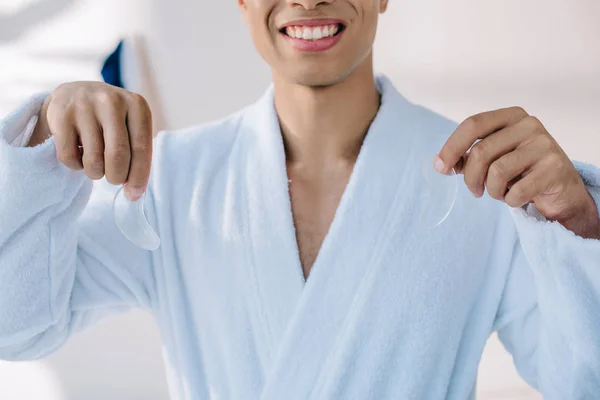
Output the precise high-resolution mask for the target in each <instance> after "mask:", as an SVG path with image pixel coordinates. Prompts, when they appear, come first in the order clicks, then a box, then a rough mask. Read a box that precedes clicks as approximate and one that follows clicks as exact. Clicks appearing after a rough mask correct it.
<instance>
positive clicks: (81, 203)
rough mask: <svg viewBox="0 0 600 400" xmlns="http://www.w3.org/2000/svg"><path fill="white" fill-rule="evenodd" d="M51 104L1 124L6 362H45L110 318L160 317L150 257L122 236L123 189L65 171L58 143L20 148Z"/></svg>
mask: <svg viewBox="0 0 600 400" xmlns="http://www.w3.org/2000/svg"><path fill="white" fill-rule="evenodd" d="M44 97H45V96H41V95H40V96H36V97H33V98H32V99H31V100H30V101H29V102H28V103H27V104H25V105H24V106H22V107H21V108H19V109H18V110H16V111H15V112H14V113H12V114H11V115H9V116H8V117H7V118H5V119H3V120H0V359H4V360H29V359H38V358H42V357H44V356H46V355H48V354H50V353H52V352H54V351H55V350H57V349H58V348H59V347H60V346H61V345H62V344H63V343H64V342H65V341H66V340H67V339H68V338H69V336H71V335H72V334H73V333H74V332H76V331H79V330H81V329H83V328H85V327H87V326H89V325H90V324H92V323H94V322H96V321H98V320H99V319H100V318H101V317H103V316H105V315H107V314H110V313H114V312H122V311H126V310H129V309H131V308H133V307H141V308H145V309H151V308H152V307H153V300H152V299H153V291H154V284H153V282H154V281H153V272H152V259H151V256H150V252H147V251H145V250H142V249H139V248H138V247H136V246H135V245H133V244H131V243H130V242H129V241H128V240H127V239H126V238H125V237H124V236H123V235H122V234H121V233H120V232H119V231H118V228H117V227H116V226H115V224H114V221H113V216H112V199H113V194H114V192H115V190H114V187H111V185H108V183H106V182H105V181H104V182H101V183H99V184H96V185H94V184H93V182H92V181H91V180H89V179H88V178H87V177H86V176H85V174H83V172H81V171H72V170H70V169H68V168H66V167H65V166H63V165H62V164H60V163H59V161H58V159H57V157H56V147H55V144H54V140H53V138H50V139H48V140H47V141H46V142H44V143H42V144H40V145H38V146H36V147H33V148H28V147H21V145H22V144H23V142H24V141H25V137H26V136H27V135H28V134H29V133H30V132H31V129H32V127H33V124H34V123H35V116H36V115H37V114H38V113H39V110H40V107H41V104H42V102H43V100H44ZM31 121H34V122H33V124H32V122H31ZM25 143H26V141H25ZM92 189H93V190H92ZM149 197H150V196H149ZM149 197H148V198H149Z"/></svg>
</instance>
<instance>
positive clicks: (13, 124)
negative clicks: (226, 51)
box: [0, 0, 600, 400]
mask: <svg viewBox="0 0 600 400" xmlns="http://www.w3.org/2000/svg"><path fill="white" fill-rule="evenodd" d="M238 3H239V6H240V9H241V12H242V13H243V15H244V18H245V20H246V22H247V23H248V25H249V27H250V32H251V34H252V37H253V40H254V42H255V44H256V47H257V49H258V51H259V52H260V54H261V55H262V57H263V58H264V59H265V60H266V61H267V62H268V63H269V65H270V66H271V68H272V71H273V86H272V87H271V88H270V89H269V90H268V91H267V93H266V94H265V95H264V96H263V98H262V99H260V100H259V101H258V102H257V103H256V104H254V105H252V106H250V107H248V108H246V109H244V110H242V111H240V112H238V113H235V114H233V115H231V116H230V117H228V118H225V119H224V120H221V121H218V122H215V123H212V124H207V125H203V126H201V127H194V128H191V129H188V130H185V131H182V132H178V133H176V134H161V135H159V137H158V139H157V141H156V143H155V144H154V145H155V151H154V152H152V150H151V149H152V145H153V144H152V140H151V126H150V125H151V123H150V121H151V117H150V111H149V109H148V107H147V105H146V103H145V102H144V100H143V99H142V98H140V97H139V96H137V95H134V94H131V93H128V92H126V91H124V90H122V89H119V88H115V87H111V86H107V85H104V84H100V83H85V82H84V83H81V82H80V83H72V84H66V85H63V86H60V87H59V88H57V89H56V90H55V91H54V92H53V93H52V94H51V95H50V96H48V97H45V96H39V97H36V98H34V99H32V101H31V102H30V103H29V104H27V105H26V106H24V107H23V108H22V109H21V110H18V111H17V112H15V113H14V114H13V115H12V116H10V117H8V118H7V119H6V120H4V121H3V124H2V127H1V129H0V134H1V136H2V137H3V138H4V141H3V142H2V143H0V162H1V164H2V172H1V175H0V185H1V186H0V187H1V188H2V190H1V195H0V221H2V231H1V232H0V357H1V358H4V359H9V360H22V359H32V358H39V357H43V356H45V355H47V354H49V353H51V352H52V351H54V350H55V349H57V348H58V347H60V346H61V345H62V344H63V343H64V342H65V341H66V340H67V339H68V337H69V336H70V335H71V334H72V333H74V332H76V331H79V330H81V329H83V328H84V327H86V326H89V325H90V324H91V323H93V322H95V321H97V320H98V319H99V318H101V317H103V316H105V315H107V314H109V313H112V312H118V311H123V310H127V309H130V308H132V307H142V308H144V309H146V310H148V311H150V312H152V313H153V315H154V316H155V317H156V320H157V322H158V325H159V327H160V329H161V332H162V337H163V340H164V344H165V359H166V362H167V370H168V371H167V372H168V378H169V383H170V390H171V394H172V397H173V398H174V399H264V400H275V399H467V398H473V397H474V387H475V380H476V374H477V366H478V363H479V359H480V356H481V353H482V350H483V348H484V345H485V342H486V340H487V338H488V337H489V335H490V334H491V333H492V332H494V331H498V332H499V334H500V337H501V339H502V340H503V342H504V343H505V345H506V347H507V348H508V350H509V351H510V352H511V353H512V354H513V356H514V358H515V362H516V364H517V367H518V368H519V371H520V373H521V374H522V375H523V377H524V378H525V379H526V380H527V381H528V382H529V383H530V384H531V385H533V386H534V387H536V388H538V389H539V390H540V391H541V392H542V393H543V394H544V396H545V398H547V399H592V398H597V397H598V396H599V395H600V338H599V337H598V329H599V328H600V313H598V306H599V305H600V304H599V303H600V219H599V217H598V207H597V205H596V203H595V201H596V202H597V201H600V171H599V170H598V169H596V168H595V167H592V166H589V165H583V164H577V168H578V169H576V168H575V166H574V164H573V163H571V162H570V161H569V159H568V158H567V156H566V155H565V153H564V152H563V151H562V150H561V148H560V147H559V146H558V145H557V143H556V142H555V141H554V140H553V139H552V137H551V136H550V134H549V133H548V132H547V131H546V130H545V129H544V127H543V125H542V124H541V123H540V122H539V121H538V120H537V119H535V118H534V117H531V116H529V115H527V113H526V112H525V111H524V110H522V109H521V108H518V107H515V108H509V109H503V110H497V111H492V112H486V113H482V114H479V115H477V116H474V117H471V118H469V119H468V120H467V121H465V122H464V123H462V124H460V125H459V126H458V127H457V126H456V125H455V124H453V123H452V122H450V121H447V120H446V119H444V118H442V117H440V116H439V115H436V114H435V113H433V112H431V111H428V110H426V109H424V108H421V107H418V106H415V105H413V104H410V103H409V102H407V101H406V100H405V99H404V98H403V97H402V96H401V95H400V94H398V93H397V92H396V90H395V89H394V88H393V87H392V85H391V83H390V82H389V81H388V80H387V79H386V78H385V77H378V78H377V79H374V75H373V67H372V57H371V52H372V43H373V40H374V37H375V31H376V25H377V20H378V17H379V14H380V13H383V12H384V11H385V9H386V6H387V2H386V1H385V0H337V1H335V0H328V1H320V2H319V1H312V0H297V1H292V0H286V1H284V0H238ZM38 116H39V117H38ZM32 117H33V119H31V118H32ZM36 119H37V124H36V125H35V129H33V126H34V123H36ZM28 122H30V123H29V124H28ZM451 133H452V135H451V136H450V137H449V138H448V136H449V135H450V134H451ZM440 139H441V141H440ZM446 139H447V141H446ZM17 140H21V141H23V142H24V143H26V144H27V145H28V146H27V147H28V148H18V147H17V146H16V145H12V146H11V145H9V144H8V143H7V142H13V141H17ZM444 142H445V144H444V145H443V146H441V145H440V147H441V149H440V148H436V147H435V146H437V143H444ZM79 145H81V146H82V148H83V150H82V151H80V150H79V148H78V146H79ZM473 145H474V146H473ZM472 146H473V147H472ZM471 147H472V148H471ZM469 150H470V151H469ZM438 151H439V156H437V157H436V158H435V161H434V160H433V159H431V165H432V166H433V165H435V166H436V168H437V169H438V170H439V171H440V172H441V173H448V172H449V170H450V169H451V168H455V169H456V170H458V171H459V172H461V173H462V174H463V175H464V180H465V185H464V187H465V188H467V189H468V190H461V192H460V195H459V198H458V200H457V202H456V206H455V208H454V209H453V210H452V213H451V214H450V216H449V217H448V219H447V220H446V221H445V222H444V223H443V224H441V225H440V226H438V227H436V228H435V229H423V227H422V226H420V225H419V224H418V221H416V220H415V219H414V215H415V214H417V213H421V212H422V210H421V209H420V207H422V204H420V203H419V202H418V201H417V199H418V198H419V196H420V195H421V193H422V190H423V185H422V181H421V178H420V175H419V173H418V172H417V171H416V170H417V169H418V166H419V165H420V161H421V160H422V159H423V157H429V154H436V153H437V152H438ZM431 152H433V153H431ZM432 158H433V157H432ZM151 163H152V174H150V166H151ZM81 170H82V171H81ZM102 177H106V180H107V181H108V182H110V183H112V184H116V185H118V184H122V183H125V184H126V188H127V189H126V190H127V194H128V196H129V198H130V199H131V200H133V201H135V200H137V199H139V198H140V196H141V195H142V194H143V193H144V192H146V193H147V195H148V196H147V197H146V206H147V211H148V215H149V218H150V220H151V222H152V223H153V225H154V226H155V227H157V229H158V232H159V235H160V237H161V239H162V245H161V247H160V248H159V249H158V250H157V251H155V252H148V251H144V250H141V249H140V248H137V247H136V246H135V245H133V244H132V243H130V242H128V241H127V240H126V239H125V238H124V237H123V236H122V235H121V234H120V232H119V231H118V229H117V228H116V227H115V225H114V223H113V220H112V209H111V205H112V196H113V194H114V190H111V189H112V188H111V187H106V186H105V185H98V186H97V187H96V188H94V191H93V192H92V190H91V189H92V182H91V180H93V179H100V178H102ZM484 189H487V192H488V194H489V196H485V197H484V198H482V197H483V194H484ZM469 192H470V193H472V194H473V196H470V195H466V193H469ZM90 193H91V198H90V199H89V201H88V198H89V197H90ZM550 221H552V222H550Z"/></svg>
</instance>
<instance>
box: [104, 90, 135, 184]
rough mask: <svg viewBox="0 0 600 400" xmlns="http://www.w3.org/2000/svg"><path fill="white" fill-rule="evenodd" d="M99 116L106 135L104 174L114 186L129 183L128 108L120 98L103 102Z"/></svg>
mask: <svg viewBox="0 0 600 400" xmlns="http://www.w3.org/2000/svg"><path fill="white" fill-rule="evenodd" d="M97 116H98V119H99V121H100V124H101V125H102V131H103V133H104V173H105V175H106V180H107V181H108V182H110V183H112V184H113V185H121V184H123V183H125V182H126V181H127V175H128V174H129V166H130V161H131V147H130V143H129V134H128V132H127V126H126V124H125V123H126V117H127V108H126V105H125V103H124V102H123V101H121V100H120V99H119V98H118V97H115V98H111V99H109V101H104V102H102V105H101V106H100V107H99V108H98V110H97Z"/></svg>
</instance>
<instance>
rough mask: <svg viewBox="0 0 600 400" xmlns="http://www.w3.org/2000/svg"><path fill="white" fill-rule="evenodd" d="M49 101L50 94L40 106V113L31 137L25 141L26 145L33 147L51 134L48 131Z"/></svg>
mask: <svg viewBox="0 0 600 400" xmlns="http://www.w3.org/2000/svg"><path fill="white" fill-rule="evenodd" d="M49 103H50V96H48V97H46V99H45V100H44V103H43V104H42V107H41V109H40V113H39V115H38V121H37V124H36V125H35V129H34V130H33V133H32V134H31V138H30V139H29V142H28V143H27V147H34V146H37V145H38V144H42V143H44V142H45V141H46V140H47V139H48V138H49V137H51V136H52V132H51V131H50V127H49V126H48V117H47V113H48V104H49Z"/></svg>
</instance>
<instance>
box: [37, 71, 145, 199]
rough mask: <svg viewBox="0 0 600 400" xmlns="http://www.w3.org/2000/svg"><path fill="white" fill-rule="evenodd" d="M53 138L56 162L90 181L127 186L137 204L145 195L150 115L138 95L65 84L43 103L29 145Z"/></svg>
mask: <svg viewBox="0 0 600 400" xmlns="http://www.w3.org/2000/svg"><path fill="white" fill-rule="evenodd" d="M50 136H54V140H55V143H56V152H57V156H58V159H59V160H60V161H61V162H62V163H63V164H64V165H66V166H67V167H69V168H71V169H74V170H81V169H83V170H84V171H85V174H86V175H87V176H88V177H90V178H91V179H94V180H97V179H101V178H102V177H104V176H106V179H107V181H108V182H110V183H112V184H114V185H120V184H125V194H126V195H127V197H128V198H129V200H131V201H135V200H137V199H139V198H140V196H141V195H142V194H143V193H144V191H145V190H146V186H147V185H148V180H149V176H150V165H151V160H152V113H151V111H150V107H149V105H148V103H147V102H146V100H145V99H144V98H143V97H142V96H140V95H137V94H135V93H131V92H128V91H126V90H124V89H121V88H118V87H116V86H111V85H107V84H105V83H101V82H73V83H66V84H63V85H61V86H59V87H58V88H56V89H55V90H54V92H52V94H51V95H50V96H48V98H47V99H46V100H45V101H44V104H43V106H42V110H41V112H40V116H39V120H38V123H37V126H36V128H35V131H34V133H33V136H32V137H31V140H30V142H29V144H28V146H30V147H32V146H35V145H37V144H40V143H42V142H44V141H45V140H46V139H48V138H49V137H50Z"/></svg>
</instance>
